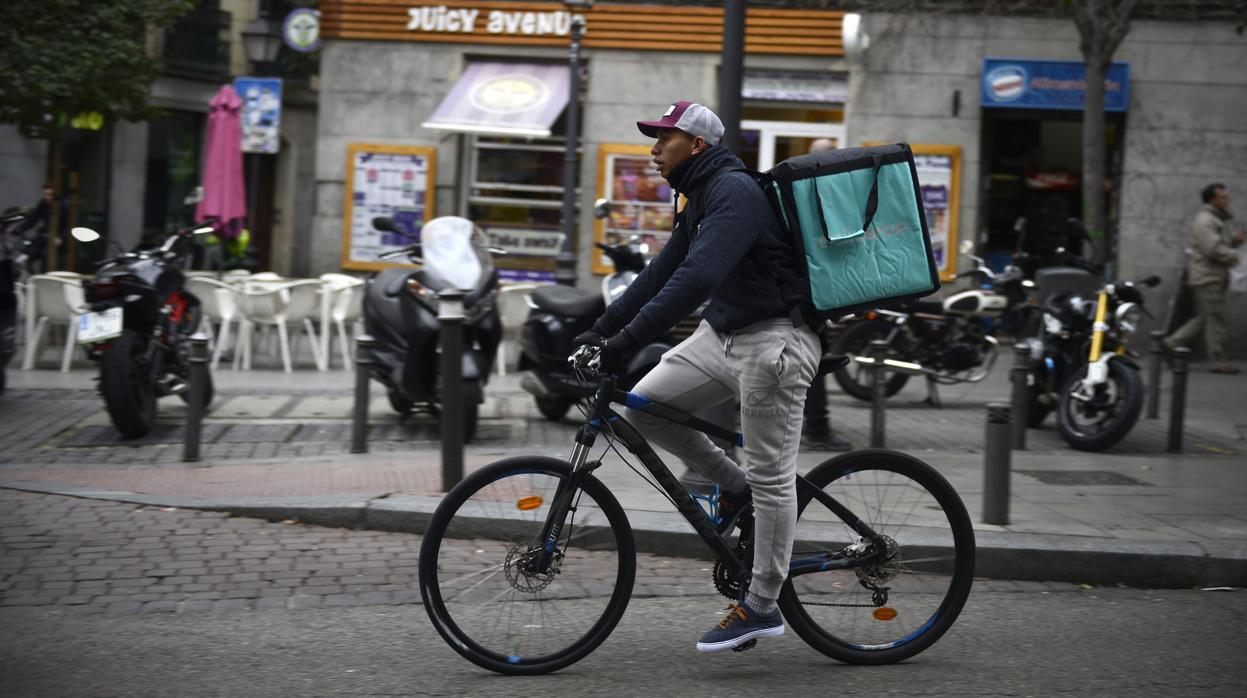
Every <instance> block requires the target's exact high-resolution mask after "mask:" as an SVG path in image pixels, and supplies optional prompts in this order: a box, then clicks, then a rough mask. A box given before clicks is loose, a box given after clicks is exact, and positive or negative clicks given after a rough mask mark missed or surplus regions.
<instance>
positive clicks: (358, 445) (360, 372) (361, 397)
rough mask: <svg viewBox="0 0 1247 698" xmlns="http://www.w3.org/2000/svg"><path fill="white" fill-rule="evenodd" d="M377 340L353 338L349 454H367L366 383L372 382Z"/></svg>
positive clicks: (360, 337) (363, 336) (362, 337)
mask: <svg viewBox="0 0 1247 698" xmlns="http://www.w3.org/2000/svg"><path fill="white" fill-rule="evenodd" d="M376 345H377V340H375V339H373V338H372V337H371V336H370V335H366V334H361V335H360V336H358V337H356V338H355V409H354V411H353V412H352V414H351V453H367V452H368V399H369V398H368V382H369V381H370V380H372V348H373V347H375V346H376Z"/></svg>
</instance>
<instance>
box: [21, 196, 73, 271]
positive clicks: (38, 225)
mask: <svg viewBox="0 0 1247 698" xmlns="http://www.w3.org/2000/svg"><path fill="white" fill-rule="evenodd" d="M55 202H56V189H55V188H53V186H52V184H51V183H48V184H45V185H43V194H42V196H40V197H39V202H38V203H36V204H35V205H34V207H32V208H31V209H30V214H29V215H27V216H26V218H24V219H23V220H22V222H21V223H18V224H17V226H16V228H15V229H14V232H15V233H17V234H18V235H21V236H22V237H25V238H27V239H29V240H30V250H29V252H28V253H27V257H28V258H29V261H28V262H27V264H28V265H29V266H30V268H31V271H32V272H33V273H40V274H42V273H44V272H45V271H47V270H49V269H55V268H57V259H58V257H59V256H60V254H59V253H60V249H61V246H62V243H64V235H65V230H64V228H65V215H64V213H65V212H64V209H63V207H62V211H61V220H60V226H59V227H60V228H61V230H60V231H59V234H57V235H48V227H49V226H50V225H51V224H52V220H51V219H52V206H53V205H55ZM31 231H33V235H32V234H31ZM49 240H51V242H52V251H51V253H48V251H47V248H48V241H49Z"/></svg>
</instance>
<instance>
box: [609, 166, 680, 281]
mask: <svg viewBox="0 0 1247 698" xmlns="http://www.w3.org/2000/svg"><path fill="white" fill-rule="evenodd" d="M598 172H599V176H598V198H605V199H607V200H608V201H610V216H609V217H608V218H606V219H605V220H599V221H598V222H597V229H596V234H595V239H596V240H597V241H599V242H606V243H610V244H616V243H619V242H624V241H628V240H631V239H632V238H633V237H634V236H635V237H636V238H637V242H639V243H640V244H642V245H645V246H646V248H645V249H646V253H645V256H646V258H647V259H653V258H654V256H655V255H657V254H658V252H659V251H660V250H662V248H663V246H664V245H666V244H667V239H668V238H670V237H671V224H672V218H673V216H674V209H673V207H672V204H671V193H672V192H671V186H670V185H669V184H667V180H666V179H663V177H662V175H660V174H658V170H656V169H654V164H653V162H652V156H651V155H650V152H649V147H648V146H631V145H603V146H601V148H600V150H599V152H598ZM614 270H615V269H614V266H613V265H612V264H611V262H610V260H609V259H608V258H607V257H606V255H602V254H598V255H597V256H596V257H595V258H594V260H593V271H594V273H597V274H609V273H611V272H612V271H614Z"/></svg>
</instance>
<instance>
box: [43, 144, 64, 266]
mask: <svg viewBox="0 0 1247 698" xmlns="http://www.w3.org/2000/svg"><path fill="white" fill-rule="evenodd" d="M64 153H65V132H64V131H63V130H61V129H59V128H58V129H54V130H53V131H52V132H51V133H49V134H48V182H50V183H51V184H52V204H51V206H50V207H49V210H48V223H47V227H46V228H45V229H44V231H43V234H44V235H45V236H47V241H46V246H45V247H44V248H43V270H44V272H49V271H56V270H57V269H59V268H60V267H59V266H58V264H57V257H58V256H59V252H60V243H61V235H60V233H61V197H62V196H63V195H64V192H63V191H61V160H62V159H63V157H64Z"/></svg>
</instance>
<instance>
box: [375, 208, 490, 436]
mask: <svg viewBox="0 0 1247 698" xmlns="http://www.w3.org/2000/svg"><path fill="white" fill-rule="evenodd" d="M372 226H373V228H375V229H377V230H380V231H385V232H389V233H393V234H396V235H400V236H405V237H414V236H408V235H407V234H406V233H405V232H404V231H402V230H401V229H399V228H398V227H397V226H396V225H395V223H394V221H393V220H391V219H389V218H374V219H373V221H372ZM491 253H495V254H498V253H502V250H495V249H490V248H488V247H486V246H485V234H484V232H482V231H481V229H480V228H478V227H477V226H476V225H474V224H473V223H472V221H469V220H467V219H466V218H459V217H457V216H444V217H442V218H437V219H434V220H432V221H429V222H428V223H427V224H425V225H424V226H423V228H422V229H421V231H420V240H419V242H413V243H412V244H410V245H407V246H406V247H403V248H402V249H398V250H394V251H392V252H387V253H385V254H383V255H382V258H393V257H407V258H408V259H409V260H410V261H411V262H414V263H416V264H420V265H421V268H420V269H410V268H396V269H385V270H383V271H380V272H378V273H377V274H375V275H374V276H372V277H371V278H370V279H368V284H367V287H366V288H365V291H364V326H365V327H366V328H367V331H368V334H370V335H372V337H373V338H374V339H375V340H376V342H377V344H376V346H375V348H374V349H373V368H372V375H373V378H375V379H376V380H377V381H379V382H380V383H381V384H382V385H384V386H385V387H386V391H387V394H388V396H389V399H390V406H391V407H393V408H394V411H396V412H398V413H400V414H409V413H410V412H411V411H412V410H414V409H417V408H419V409H422V410H425V411H427V412H429V413H431V414H433V415H434V416H439V415H440V414H441V411H440V405H441V397H440V393H441V380H440V375H441V374H440V370H439V367H440V365H441V364H440V360H439V359H440V356H439V354H440V351H441V347H440V344H441V343H440V341H439V338H440V334H441V325H440V323H439V322H438V319H437V311H438V294H439V293H441V292H442V291H446V290H450V289H458V290H462V291H464V296H463V311H464V315H465V319H464V322H463V332H464V336H463V347H464V352H463V385H462V388H461V389H462V391H463V405H464V418H463V429H464V438H465V439H467V440H471V439H472V436H473V435H474V434H475V433H476V423H477V416H478V411H479V407H480V403H481V402H483V401H484V400H485V395H484V386H485V384H486V382H488V380H489V373H490V368H491V367H492V366H493V363H494V359H495V357H496V356H497V354H498V344H499V342H500V341H501V340H502V321H501V319H500V318H499V316H498V304H497V299H498V274H497V272H496V271H495V269H494V264H493V259H492V257H491V256H490V255H491Z"/></svg>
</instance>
